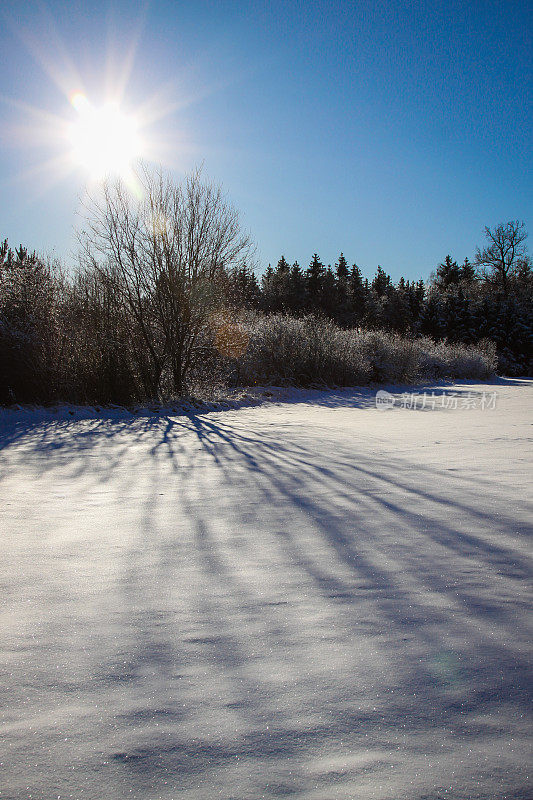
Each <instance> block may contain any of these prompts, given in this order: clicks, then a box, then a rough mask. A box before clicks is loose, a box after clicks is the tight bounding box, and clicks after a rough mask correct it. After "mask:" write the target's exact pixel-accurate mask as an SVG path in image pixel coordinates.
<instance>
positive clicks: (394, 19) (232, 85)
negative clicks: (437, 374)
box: [0, 0, 533, 279]
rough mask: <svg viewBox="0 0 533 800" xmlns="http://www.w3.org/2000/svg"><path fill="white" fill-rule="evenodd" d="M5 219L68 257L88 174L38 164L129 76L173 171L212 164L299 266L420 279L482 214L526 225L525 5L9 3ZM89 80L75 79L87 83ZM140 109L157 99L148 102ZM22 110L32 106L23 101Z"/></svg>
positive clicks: (262, 230) (479, 224) (252, 227)
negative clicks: (356, 267)
mask: <svg viewBox="0 0 533 800" xmlns="http://www.w3.org/2000/svg"><path fill="white" fill-rule="evenodd" d="M3 15H4V27H3V30H4V41H3V44H2V52H3V62H4V65H3V69H2V72H1V74H0V101H1V102H0V108H1V116H0V142H1V152H0V192H1V194H0V209H1V219H2V230H1V231H0V236H2V237H5V236H8V237H9V239H10V242H11V243H12V244H16V243H18V242H19V241H20V242H23V243H24V244H28V245H29V246H30V247H32V248H33V247H35V248H37V249H39V250H45V251H48V252H51V253H53V254H55V255H57V256H60V257H61V258H64V259H65V260H66V261H67V262H69V261H72V258H71V256H70V255H69V254H70V252H71V250H72V248H73V247H74V236H73V228H74V226H75V225H76V220H77V212H78V210H79V197H80V195H81V194H82V193H83V189H84V185H85V180H86V176H85V175H84V173H83V172H82V171H81V170H79V169H74V170H70V171H69V172H66V174H63V172H62V171H61V170H57V172H58V173H59V174H56V170H55V168H47V169H43V168H42V165H43V163H45V162H47V161H48V160H49V159H51V158H57V159H59V161H60V160H61V158H62V156H63V155H64V153H63V152H62V151H63V150H64V149H65V142H64V141H63V140H62V139H61V137H56V139H55V140H54V136H53V135H52V134H51V133H50V130H49V126H48V122H47V120H46V119H45V118H44V117H43V116H42V115H40V114H36V112H35V110H36V109H39V110H40V112H45V114H48V115H54V116H55V117H59V118H60V119H65V120H68V119H69V118H70V117H71V116H72V108H71V106H70V104H69V101H68V94H69V93H70V92H72V91H74V90H76V89H81V88H82V89H83V90H84V91H85V92H86V94H87V96H88V97H89V98H90V99H91V100H92V101H93V102H94V103H95V104H97V103H98V102H101V100H103V99H104V96H105V91H106V90H105V87H106V86H107V89H108V90H109V89H111V90H112V91H114V90H115V89H116V88H117V86H118V84H119V83H120V80H121V76H123V77H124V76H126V77H127V80H122V83H121V86H122V87H123V93H122V104H123V107H124V108H125V109H126V110H130V111H135V112H136V111H139V109H141V110H145V109H146V108H147V107H149V108H150V109H151V110H154V109H155V111H156V114H155V115H154V116H157V117H158V118H156V119H154V120H153V121H152V122H151V124H150V125H149V126H148V127H147V128H146V131H145V135H146V137H148V138H149V139H150V141H151V142H152V143H153V149H154V153H155V154H157V156H156V158H157V160H161V161H164V162H165V163H166V164H168V165H169V167H170V169H171V170H172V171H173V172H174V173H175V175H176V177H178V178H179V177H180V176H181V175H183V173H184V172H186V171H188V170H190V169H191V168H192V167H193V166H194V165H196V164H199V163H201V162H203V163H204V169H205V173H206V174H207V175H208V176H209V177H210V178H212V179H213V180H215V181H216V182H217V183H222V184H223V186H224V188H225V189H226V190H227V193H228V195H229V197H230V199H231V200H232V202H233V203H234V204H235V205H236V207H237V208H238V209H239V211H240V212H241V215H242V220H243V223H244V225H245V226H246V228H247V229H248V230H249V231H250V232H251V234H252V236H253V238H254V239H255V240H256V242H257V244H258V252H259V260H260V264H261V267H262V268H263V267H265V266H266V265H267V264H268V262H273V263H275V262H276V261H277V260H278V258H279V257H280V256H281V254H282V253H283V254H284V255H285V256H286V258H287V259H288V260H289V261H290V262H293V261H294V260H296V259H297V260H298V261H299V262H300V263H301V264H302V265H303V266H307V264H308V262H309V260H310V259H311V256H312V254H313V252H315V251H316V252H318V253H319V254H320V256H321V257H322V260H323V261H324V262H325V263H334V261H335V259H336V257H337V256H338V253H339V252H340V251H341V250H342V251H344V253H345V255H346V257H347V258H348V260H349V261H350V263H353V262H354V261H356V262H357V263H358V264H360V265H361V266H362V268H363V271H364V273H365V274H366V275H371V274H373V273H374V271H375V269H376V266H377V264H378V263H379V264H381V265H382V266H383V268H384V269H385V270H387V271H388V272H390V273H391V274H392V276H393V277H394V278H395V279H397V278H398V277H399V276H400V275H401V274H403V275H405V277H407V278H419V277H427V276H428V275H429V273H430V271H431V270H432V269H434V267H435V265H436V264H437V263H438V262H439V261H441V260H442V259H443V258H444V256H445V255H446V254H447V253H448V252H450V253H451V254H452V255H453V256H454V257H456V258H457V259H461V260H462V259H463V258H464V257H465V256H467V255H468V256H470V257H471V256H472V255H473V252H474V249H475V246H476V244H480V243H481V242H482V239H483V227H484V226H485V225H490V226H492V225H495V224H497V223H499V222H504V221H507V220H508V219H516V218H518V219H521V220H524V221H525V222H526V225H527V227H528V229H529V230H530V231H532V233H533V204H532V191H531V179H530V172H531V121H532V112H531V75H532V70H531V67H532V62H531V53H532V50H533V48H532V42H531V30H532V29H533V25H532V22H533V19H532V16H533V15H532V13H531V5H530V4H528V3H524V2H522V3H519V2H497V1H496V2H489V0H484V2H464V0H462V1H461V2H459V1H458V0H450V1H449V2H442V0H441V2H429V1H428V2H417V1H416V0H414V2H408V1H407V0H406V1H405V2H393V1H392V0H383V1H382V2H379V3H378V2H370V0H369V1H367V0H364V1H362V2H318V1H315V2H313V1H310V2H279V1H276V0H273V2H220V1H219V2H208V0H194V2H192V1H190V2H158V0H153V2H151V3H143V4H141V3H136V2H135V0H130V1H129V2H114V3H107V2H106V3H104V2H98V0H96V1H95V2H92V3H91V4H89V3H86V2H77V0H73V1H72V0H71V1H70V2H67V1H66V0H64V1H63V2H59V0H57V1H55V2H48V3H47V4H45V3H42V2H35V1H33V2H20V0H19V2H17V3H11V4H10V3H7V4H5V6H4V11H3ZM80 83H81V84H82V86H80ZM147 103H148V106H147ZM21 104H24V105H21Z"/></svg>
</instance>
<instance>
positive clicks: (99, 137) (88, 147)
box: [67, 92, 143, 180]
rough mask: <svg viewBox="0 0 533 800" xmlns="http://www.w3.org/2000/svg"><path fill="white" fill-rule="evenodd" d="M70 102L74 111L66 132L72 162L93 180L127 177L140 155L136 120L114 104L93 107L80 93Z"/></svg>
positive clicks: (74, 95) (72, 97) (140, 143)
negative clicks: (73, 118)
mask: <svg viewBox="0 0 533 800" xmlns="http://www.w3.org/2000/svg"><path fill="white" fill-rule="evenodd" d="M70 102H71V105H72V107H73V108H74V109H75V111H76V112H77V119H76V120H75V122H73V123H71V125H69V127H68V133H67V136H68V139H69V141H70V144H71V146H72V150H71V157H72V160H73V161H74V163H76V164H77V165H78V166H80V167H82V168H83V169H84V170H85V171H86V172H87V173H88V175H89V177H90V178H91V179H92V180H102V179H103V178H105V177H109V176H116V177H120V178H127V177H128V176H129V175H130V173H131V170H132V166H133V164H134V162H135V160H136V159H138V158H140V157H141V156H142V155H143V152H142V151H143V147H142V141H141V139H140V136H139V132H138V124H137V121H136V120H135V118H133V117H129V116H127V115H125V114H124V113H123V112H122V111H121V110H120V108H119V107H118V105H117V104H116V103H106V104H105V105H103V106H101V107H100V108H95V107H94V106H93V105H92V104H91V103H90V101H89V100H88V99H87V97H86V96H85V95H84V94H83V93H82V92H74V94H73V95H72V96H71V98H70Z"/></svg>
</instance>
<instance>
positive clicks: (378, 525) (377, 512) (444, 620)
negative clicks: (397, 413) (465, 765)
mask: <svg viewBox="0 0 533 800" xmlns="http://www.w3.org/2000/svg"><path fill="white" fill-rule="evenodd" d="M520 383H521V382H520V381H518V380H515V379H512V380H511V379H498V381H496V382H494V384H492V385H494V386H498V385H506V386H508V385H519V384H520ZM526 383H527V382H526ZM471 386H472V384H471V383H467V382H465V383H464V384H463V383H462V384H461V385H460V386H459V387H457V384H455V385H454V390H456V391H458V392H461V391H465V392H470V391H472V389H471V388H470V387H471ZM426 388H427V387H426ZM429 388H430V390H435V386H433V387H429ZM396 390H397V391H401V387H399V388H398V387H396ZM410 391H413V389H412V387H411V388H410ZM294 403H300V404H304V405H305V404H312V405H314V406H322V407H325V408H353V409H359V408H360V409H365V408H368V407H369V406H372V405H373V403H374V395H373V393H372V394H371V393H370V392H366V391H364V392H363V391H362V392H361V393H358V392H354V391H353V390H351V391H349V392H348V391H346V392H344V391H339V392H338V393H337V392H335V391H334V392H330V393H323V394H322V395H317V396H314V397H313V398H309V399H304V400H302V399H300V400H298V399H295V400H294ZM272 413H274V412H272ZM269 414H270V412H269V411H268V410H267V409H264V410H260V412H258V413H256V412H253V413H250V414H249V415H244V414H242V415H239V414H238V413H235V414H231V413H229V412H228V413H218V414H205V415H204V414H201V415H198V414H190V415H188V416H173V417H171V416H168V415H161V414H157V415H144V416H138V417H136V418H128V419H125V418H122V419H116V418H113V419H103V418H99V419H87V420H76V421H68V420H65V421H60V422H46V423H44V424H43V423H41V424H38V425H34V424H27V425H21V426H20V428H19V429H18V430H16V431H13V430H11V431H8V430H6V431H4V432H3V433H2V438H1V441H0V444H1V445H2V446H3V447H4V451H5V453H6V456H7V457H6V460H5V462H4V464H3V466H2V471H1V473H0V478H1V479H5V480H9V479H10V476H12V475H13V474H14V473H16V472H17V471H18V472H23V471H25V472H26V473H27V474H28V475H30V477H31V479H32V480H33V481H35V486H36V487H38V486H39V485H40V482H46V485H48V486H50V487H54V486H57V485H65V486H71V487H73V488H72V491H74V489H75V487H76V486H77V485H79V486H80V487H81V488H80V498H82V499H80V500H79V502H80V508H81V512H80V513H81V514H82V515H83V514H85V515H86V516H87V514H89V516H90V513H91V512H88V511H87V506H86V505H83V504H82V500H83V503H85V504H86V503H87V501H88V498H89V499H90V498H91V497H93V496H94V497H95V498H97V499H98V498H100V494H98V492H100V491H103V490H105V491H106V492H107V491H112V492H113V499H112V500H106V499H104V501H103V502H104V504H105V503H107V504H109V507H110V508H111V510H112V512H113V514H114V515H115V516H114V517H113V519H114V520H115V521H114V523H113V525H112V526H111V528H110V529H109V531H107V529H106V530H103V531H100V532H99V541H100V546H101V547H102V548H103V550H104V551H105V554H106V555H105V558H106V561H105V564H106V565H107V567H109V562H111V564H112V567H113V570H112V577H111V578H109V579H108V582H107V583H106V584H105V591H104V595H105V603H106V604H107V605H106V607H108V608H109V611H108V612H107V613H108V621H107V622H106V625H107V628H106V631H107V633H106V635H105V636H103V638H102V642H101V644H100V645H99V646H98V647H96V648H95V651H94V653H93V654H88V655H87V659H88V663H89V664H90V668H91V676H90V683H91V685H92V686H94V691H95V692H97V693H98V696H99V698H100V701H99V702H101V703H102V702H103V704H104V706H105V702H106V698H108V699H109V700H110V701H112V702H110V706H109V712H108V714H109V719H108V725H109V728H110V730H111V729H112V726H114V729H117V730H118V731H119V734H116V735H115V734H111V733H109V734H106V735H105V736H104V737H103V740H102V750H103V752H104V756H105V759H104V760H105V764H106V766H105V767H104V766H102V764H100V766H99V768H100V769H101V770H102V774H103V775H108V779H109V781H110V784H109V785H110V786H115V787H116V786H118V785H119V784H120V785H122V784H121V783H120V782H121V781H125V782H126V783H127V785H128V786H133V787H134V788H135V789H136V790H137V791H138V792H140V793H141V796H142V792H144V793H145V795H146V792H147V791H148V790H150V791H152V792H153V791H155V790H156V788H157V790H158V791H163V788H162V787H163V785H164V782H165V781H168V779H169V776H179V781H180V783H179V785H180V788H181V789H182V790H183V791H190V793H191V796H194V790H195V787H196V786H197V785H198V780H199V778H202V779H203V780H204V781H207V784H208V785H209V786H211V788H212V787H213V786H215V785H217V786H219V785H221V786H222V787H223V789H222V790H221V791H225V792H226V794H225V795H224V796H228V797H229V796H231V795H230V793H229V792H230V789H229V788H227V787H229V786H231V785H233V783H234V782H235V781H236V782H237V783H236V784H235V785H241V784H239V781H241V782H242V781H243V780H244V784H242V785H244V786H245V787H246V789H245V794H246V796H247V797H256V796H257V797H259V796H264V797H281V796H285V795H287V796H288V795H291V794H301V795H302V796H303V795H304V794H305V792H306V791H309V792H311V791H312V790H314V791H317V788H316V787H318V791H322V792H323V794H324V796H331V791H332V789H331V786H332V784H331V783H330V782H331V780H332V778H331V774H330V773H329V772H328V771H327V770H326V771H325V772H323V773H318V774H315V773H310V772H309V769H308V768H307V767H306V758H307V757H310V754H312V753H314V752H315V751H321V752H323V751H325V752H329V751H334V750H338V749H339V748H340V749H341V750H342V748H343V747H347V748H348V750H349V751H350V752H355V751H357V752H360V753H361V754H362V755H361V761H360V763H359V764H355V763H354V764H352V766H351V767H347V768H346V770H345V772H344V773H343V777H342V780H353V781H355V782H357V780H358V777H359V776H361V775H368V774H372V773H373V772H375V774H376V776H379V779H380V780H382V776H383V774H386V773H387V770H389V769H390V767H391V764H394V763H395V758H396V756H395V755H394V754H395V753H396V752H397V748H398V747H400V749H401V753H402V754H403V756H402V757H403V758H405V759H406V760H407V761H409V759H416V758H418V757H421V756H420V754H421V753H423V754H427V750H428V748H429V750H430V751H431V752H433V753H438V752H439V748H440V747H441V740H444V739H445V740H446V742H447V745H446V746H447V747H449V748H451V749H453V747H454V746H458V743H461V746H462V745H463V744H465V745H466V746H470V745H471V746H472V747H475V748H483V747H484V746H485V745H486V744H487V742H488V743H490V742H492V741H493V740H497V741H500V739H499V738H498V737H502V738H505V739H508V738H509V737H512V736H514V735H517V736H518V737H519V738H520V736H521V735H522V728H521V727H520V725H521V724H522V723H520V722H519V720H518V716H516V715H519V714H523V712H524V708H525V707H527V704H528V703H530V702H531V700H532V694H533V692H532V688H533V687H532V679H531V666H530V661H529V658H528V650H527V642H528V633H529V629H528V618H527V615H528V611H529V610H530V604H529V602H528V601H529V597H528V595H527V593H526V582H527V580H528V578H529V577H530V575H531V560H530V558H529V555H528V551H527V549H526V543H525V540H526V537H527V536H528V535H529V534H530V533H531V529H530V528H529V527H528V524H527V519H528V517H527V514H528V513H530V507H529V505H528V504H527V502H526V500H525V499H523V502H521V503H517V497H516V494H513V493H512V492H511V491H510V489H509V487H508V486H506V487H503V488H502V486H501V485H500V484H499V482H498V476H494V477H493V476H491V475H490V474H484V475H478V474H470V473H467V472H465V471H462V472H461V471H457V472H454V471H450V470H449V469H447V468H446V467H445V466H442V467H441V466H435V465H432V464H429V463H417V462H415V461H413V460H412V459H411V457H409V456H408V455H405V454H404V455H397V454H394V453H393V452H389V453H388V454H387V453H385V454H384V453H381V454H380V453H378V452H373V451H372V449H371V448H370V447H369V440H368V439H366V440H365V439H362V440H361V441H353V438H352V439H350V440H348V439H347V437H346V436H342V435H340V434H336V435H335V436H333V434H331V441H330V440H328V438H327V436H326V434H325V433H324V431H325V430H326V429H325V428H324V430H323V431H322V432H321V434H320V435H318V434H317V433H316V432H314V431H313V430H312V426H310V424H308V423H307V424H306V425H298V424H290V425H289V424H285V422H283V423H280V422H279V421H276V420H275V419H274V420H272V419H270V417H269ZM289 421H290V420H289ZM104 497H107V495H105V496H104ZM510 500H512V501H513V503H514V505H513V506H512V507H511V506H510ZM489 501H490V502H489ZM70 502H71V504H73V503H75V502H78V500H73V499H71V501H70ZM98 502H100V501H99V500H98ZM72 507H73V506H72ZM52 508H53V507H52ZM43 513H44V512H43ZM128 515H130V516H128ZM529 519H530V517H529ZM87 530H88V529H87V528H86V527H85V528H83V529H82V531H81V533H80V534H79V537H80V541H82V540H83V537H85V536H87V535H88V534H87ZM42 535H43V536H44V537H48V538H47V539H46V541H47V542H48V543H50V546H52V545H53V541H54V535H55V533H54V531H53V530H52V531H48V532H47V533H43V534H42ZM117 538H118V541H117ZM68 541H70V540H68ZM73 541H74V542H77V541H78V540H77V539H73ZM71 550H72V547H71ZM67 551H68V548H67ZM54 552H56V553H57V559H58V561H59V562H60V561H61V559H62V558H64V559H67V561H66V563H67V565H68V563H69V562H68V558H71V557H72V556H70V555H69V554H68V552H67V554H65V555H64V554H63V553H62V551H61V550H57V551H54ZM90 558H92V559H93V561H92V562H91V561H89V567H88V568H89V569H90V570H92V572H91V574H92V575H93V578H95V577H96V569H97V567H96V565H97V563H99V562H98V559H97V558H96V556H94V555H93V556H90ZM68 586H69V591H70V592H71V593H72V595H73V597H74V600H73V601H72V602H73V603H74V605H73V606H72V607H73V609H74V612H75V613H76V609H79V605H77V604H78V603H79V602H80V603H81V602H82V601H81V599H80V598H81V597H82V596H81V594H80V595H79V596H78V592H79V590H78V588H77V586H76V585H73V584H71V583H69V584H68ZM91 597H93V595H91ZM76 598H78V600H76ZM92 602H93V603H94V604H95V607H97V608H98V609H100V608H101V607H100V606H99V605H98V603H99V602H100V603H104V597H103V598H102V599H101V600H99V599H98V597H96V596H95V597H93V601H92ZM99 615H100V616H99ZM90 619H91V620H92V622H91V623H90V624H91V625H92V626H93V628H94V629H95V630H96V633H98V631H99V630H100V628H101V626H102V621H101V620H102V617H101V611H98V613H97V612H96V611H95V612H94V616H92V617H90ZM70 646H71V645H70V644H69V642H68V641H63V644H62V647H63V649H64V657H65V658H66V659H68V657H69V647H70ZM114 687H118V688H114ZM117 691H118V692H120V695H119V696H118V699H117V698H116V697H115V692H117ZM513 720H515V721H513ZM515 724H516V727H513V726H515ZM398 731H400V732H401V736H400V733H399V732H398ZM502 731H503V733H502ZM422 733H423V734H424V735H425V736H426V739H425V740H424V744H423V746H421V745H420V744H419V743H418V742H419V738H418V737H419V735H422ZM398 737H400V738H399V739H398ZM398 741H399V742H400V744H399V745H398ZM487 746H488V745H487ZM372 749H375V750H376V752H378V751H379V752H380V753H382V756H381V757H380V759H377V760H374V761H371V762H368V763H367V762H365V759H364V754H365V753H367V752H368V751H371V750H372ZM489 749H490V748H489ZM424 757H425V756H424ZM257 763H260V764H261V768H260V769H256V768H255V767H253V768H252V767H251V766H250V765H254V764H255V765H257ZM246 764H248V767H246V768H245V771H246V778H245V779H243V777H242V773H241V772H240V771H239V770H240V769H241V768H242V765H246ZM289 766H290V770H289ZM512 768H515V767H512V766H511V767H510V769H512ZM269 776H270V777H269ZM106 780H107V778H106ZM175 780H176V781H177V780H178V779H177V778H175ZM339 780H340V779H339ZM520 780H522V778H521V777H520V776H519V775H518V773H517V777H516V786H519V783H520ZM219 781H220V782H221V783H220V784H219V783H218V782H219ZM113 782H114V783H113ZM232 782H233V783H232ZM239 791H241V790H239ZM239 791H238V792H237V794H236V795H235V796H236V797H237V796H244V795H243V794H242V793H241V794H239ZM242 791H244V790H242ZM169 796H170V795H169ZM509 796H512V795H511V794H509ZM517 796H518V795H517ZM165 797H166V795H165ZM413 797H414V795H413Z"/></svg>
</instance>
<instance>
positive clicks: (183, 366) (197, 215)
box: [80, 168, 253, 397]
mask: <svg viewBox="0 0 533 800" xmlns="http://www.w3.org/2000/svg"><path fill="white" fill-rule="evenodd" d="M137 179H138V189H139V192H138V196H137V195H136V194H134V193H132V192H131V191H129V190H128V188H127V187H126V186H125V185H124V183H122V182H120V181H117V182H114V183H112V184H110V183H106V184H105V185H104V187H103V190H102V194H101V196H100V197H99V198H97V199H95V198H92V199H91V200H90V201H89V203H88V205H87V206H86V211H87V213H86V219H85V227H84V229H83V231H82V233H81V234H80V242H81V244H82V255H83V261H84V263H85V264H86V265H88V266H89V267H90V268H91V269H94V270H97V271H98V272H99V273H100V274H101V275H105V277H106V279H107V280H109V281H110V282H111V283H112V285H113V289H114V291H115V292H116V294H117V296H119V297H120V298H121V300H122V302H123V303H124V305H125V306H126V307H127V309H128V311H129V314H130V316H131V320H132V324H133V325H134V326H135V328H136V331H137V333H138V337H139V339H140V340H141V341H142V342H143V344H144V348H145V350H146V352H147V354H148V359H147V360H146V359H145V360H144V364H145V366H144V374H142V375H141V378H142V380H143V383H144V386H145V391H146V392H147V393H148V394H149V395H150V396H152V397H153V396H157V395H158V394H159V392H160V386H161V380H162V376H164V375H165V376H168V377H169V379H170V382H171V385H172V391H173V392H174V393H176V394H181V393H182V392H183V391H184V389H185V384H186V379H187V375H188V373H189V371H190V369H191V366H193V363H194V361H195V358H197V356H198V353H199V346H200V343H201V341H202V338H203V336H204V334H205V333H206V331H207V330H208V328H209V325H210V320H212V319H213V317H214V315H215V314H216V312H217V311H219V310H220V308H221V306H222V305H223V297H222V292H221V285H222V281H221V277H222V275H223V273H224V271H225V270H228V269H235V268H240V267H242V266H243V265H245V264H250V263H251V259H252V258H253V248H252V245H251V242H250V239H249V237H248V236H247V235H246V234H245V233H243V231H242V229H241V226H240V223H239V217H238V214H237V212H236V210H235V209H234V208H233V207H232V206H231V205H230V204H229V203H228V202H227V200H226V198H225V197H224V195H223V193H222V191H221V189H220V188H219V187H217V186H214V185H213V184H212V183H209V182H205V181H203V180H202V176H201V172H200V170H196V171H195V172H193V173H192V174H191V175H189V176H188V177H187V178H186V179H185V180H184V181H183V183H181V184H179V183H176V182H175V181H174V180H173V179H172V178H171V177H170V176H169V175H165V174H163V173H161V172H156V173H150V172H149V171H148V170H147V169H146V168H143V169H142V170H141V171H140V172H139V174H138V175H137ZM139 198H140V199H139ZM146 364H148V369H147V368H146Z"/></svg>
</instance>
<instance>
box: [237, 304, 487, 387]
mask: <svg viewBox="0 0 533 800" xmlns="http://www.w3.org/2000/svg"><path fill="white" fill-rule="evenodd" d="M242 326H243V329H244V330H246V332H247V336H248V346H247V348H246V351H245V352H244V353H243V354H242V355H241V356H240V357H239V358H238V359H236V360H235V362H234V372H233V376H232V380H233V382H234V383H236V384H240V385H253V384H265V383H271V384H278V385H294V386H313V385H336V386H355V385H361V384H365V383H370V382H375V383H412V382H414V381H418V380H428V379H440V378H476V379H481V380H482V379H485V378H488V377H490V375H492V374H493V373H494V371H495V368H496V356H495V350H494V346H493V345H492V344H491V343H490V342H483V343H482V344H481V345H479V346H473V345H468V346H467V345H459V344H447V343H446V342H434V341H433V340H432V339H429V338H421V339H412V338H406V337H402V336H400V335H399V334H395V333H389V332H385V331H366V330H361V329H356V330H343V329H341V328H339V327H337V326H336V325H335V324H334V323H333V322H331V321H330V320H327V319H323V318H320V317H316V316H313V315H309V316H306V317H301V318H294V317H291V316H287V315H283V314H275V315H271V316H265V317H261V316H256V317H254V318H252V319H249V320H248V321H247V322H245V323H243V324H242Z"/></svg>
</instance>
